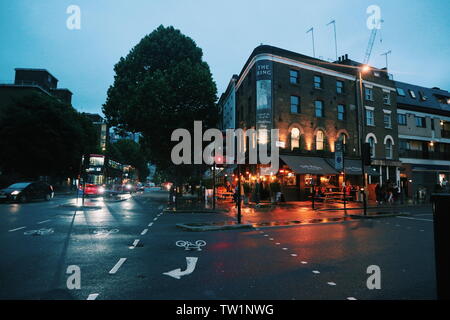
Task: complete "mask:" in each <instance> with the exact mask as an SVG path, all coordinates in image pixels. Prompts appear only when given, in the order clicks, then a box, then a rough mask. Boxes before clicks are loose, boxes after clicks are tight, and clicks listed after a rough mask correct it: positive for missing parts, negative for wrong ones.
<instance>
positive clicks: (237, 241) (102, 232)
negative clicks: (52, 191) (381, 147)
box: [0, 192, 436, 300]
mask: <svg viewBox="0 0 450 320" xmlns="http://www.w3.org/2000/svg"><path fill="white" fill-rule="evenodd" d="M166 199H167V194H166V193H162V192H155V193H152V194H151V195H146V196H142V195H141V196H140V195H138V196H135V197H132V198H130V199H128V200H125V201H119V202H104V201H102V200H100V199H97V200H96V199H92V200H89V201H88V202H87V203H86V205H87V206H90V207H91V209H89V210H88V209H84V210H81V209H78V210H77V209H76V208H75V207H74V206H71V205H68V204H70V203H73V202H74V199H73V198H71V197H69V196H60V197H56V198H55V199H53V200H52V201H50V202H32V203H26V204H0V219H1V224H0V255H1V257H2V258H1V261H0V284H1V285H0V288H1V289H0V299H77V300H85V299H97V300H108V299H169V300H172V299H177V300H178V299H220V300H223V299H225V300H235V299H271V300H273V299H286V300H303V299H337V300H345V299H350V300H351V299H357V300H366V299H435V298H436V295H435V285H436V284H435V275H434V252H433V250H434V249H433V226H432V215H431V212H430V210H429V209H427V208H408V209H405V210H403V211H410V213H411V214H412V216H409V217H387V218H379V219H373V220H350V221H344V222H337V223H318V224H310V225H300V226H289V227H279V226H278V227H268V228H262V227H259V228H256V229H250V230H227V231H209V232H187V231H183V230H181V229H179V228H177V227H176V226H175V225H176V223H180V222H201V221H204V220H208V221H212V220H221V219H227V217H226V216H222V215H218V214H214V215H211V214H205V213H201V214H186V213H177V214H173V213H164V214H162V210H163V208H165V200H166ZM228 218H229V217H228ZM36 230H40V232H38V231H36ZM178 240H187V241H190V242H192V243H195V241H196V240H204V241H205V242H206V245H205V246H204V247H202V250H201V251H187V250H185V249H184V248H182V247H177V246H176V244H175V243H176V241H178ZM188 263H189V264H190V267H189V268H188ZM373 265H376V266H378V267H379V268H380V274H381V278H380V279H381V289H372V290H370V289H368V287H367V285H366V281H367V279H368V278H369V276H370V274H368V273H367V268H368V267H369V266H373ZM70 266H76V267H75V268H79V270H80V275H81V277H80V289H72V290H70V289H68V287H67V282H68V278H70V277H71V275H72V274H73V269H70ZM68 268H69V271H70V270H72V271H70V272H69V273H67V270H68ZM71 268H73V267H71ZM177 269H179V270H177ZM186 269H187V270H186ZM173 270H175V271H173ZM170 271H172V273H171V272H170ZM167 273H168V274H167ZM171 274H172V276H171ZM173 275H175V276H173ZM177 277H179V279H177ZM70 279H72V280H73V278H70Z"/></svg>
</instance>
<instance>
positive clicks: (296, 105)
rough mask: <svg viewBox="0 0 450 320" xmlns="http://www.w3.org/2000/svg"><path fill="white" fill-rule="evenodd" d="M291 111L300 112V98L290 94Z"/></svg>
mask: <svg viewBox="0 0 450 320" xmlns="http://www.w3.org/2000/svg"><path fill="white" fill-rule="evenodd" d="M291 113H300V98H299V97H297V96H291Z"/></svg>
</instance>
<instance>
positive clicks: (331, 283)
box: [327, 281, 336, 286]
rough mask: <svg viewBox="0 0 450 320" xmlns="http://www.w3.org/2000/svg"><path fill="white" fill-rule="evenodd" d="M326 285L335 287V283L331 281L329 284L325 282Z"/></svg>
mask: <svg viewBox="0 0 450 320" xmlns="http://www.w3.org/2000/svg"><path fill="white" fill-rule="evenodd" d="M327 284H328V285H330V286H335V285H336V283H334V282H331V281H330V282H327Z"/></svg>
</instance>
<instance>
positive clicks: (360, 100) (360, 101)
mask: <svg viewBox="0 0 450 320" xmlns="http://www.w3.org/2000/svg"><path fill="white" fill-rule="evenodd" d="M369 70H370V67H369V66H368V65H363V66H362V67H360V68H358V78H357V81H358V80H359V83H357V86H356V91H357V98H356V101H357V103H358V135H359V151H360V154H361V175H362V181H363V186H362V188H361V191H362V193H363V207H364V215H365V216H366V215H367V199H366V189H367V186H366V172H365V163H364V162H365V161H364V160H365V159H364V156H363V153H364V150H363V145H364V125H363V123H364V115H363V112H364V106H363V104H364V99H363V85H362V73H366V72H368V71H369ZM358 88H359V92H358Z"/></svg>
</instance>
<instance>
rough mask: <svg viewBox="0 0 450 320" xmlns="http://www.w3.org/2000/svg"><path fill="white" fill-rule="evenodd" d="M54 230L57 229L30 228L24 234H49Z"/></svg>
mask: <svg viewBox="0 0 450 320" xmlns="http://www.w3.org/2000/svg"><path fill="white" fill-rule="evenodd" d="M54 232H55V231H54V230H53V229H52V228H49V229H39V230H28V231H25V232H24V233H23V234H24V235H26V236H30V235H31V236H45V235H48V234H52V233H54Z"/></svg>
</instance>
